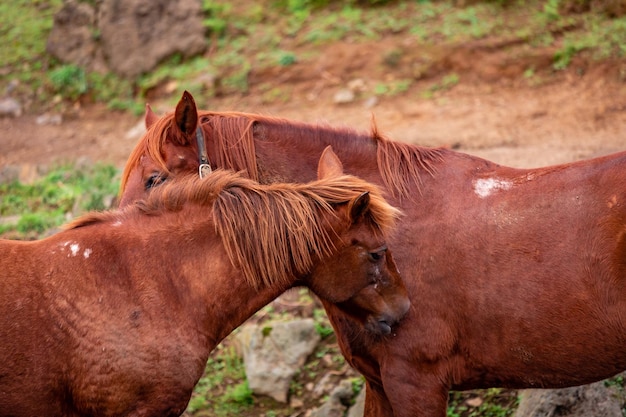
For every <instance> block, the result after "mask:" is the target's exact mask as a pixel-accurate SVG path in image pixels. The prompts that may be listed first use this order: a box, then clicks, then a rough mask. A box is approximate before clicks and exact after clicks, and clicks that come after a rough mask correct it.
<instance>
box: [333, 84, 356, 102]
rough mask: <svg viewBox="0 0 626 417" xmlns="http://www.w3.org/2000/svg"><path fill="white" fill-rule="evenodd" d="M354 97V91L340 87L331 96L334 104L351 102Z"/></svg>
mask: <svg viewBox="0 0 626 417" xmlns="http://www.w3.org/2000/svg"><path fill="white" fill-rule="evenodd" d="M354 99H355V94H354V91H352V90H350V89H349V88H342V89H340V90H339V91H337V92H336V93H335V95H334V97H333V102H334V103H335V104H347V103H352V102H353V101H354Z"/></svg>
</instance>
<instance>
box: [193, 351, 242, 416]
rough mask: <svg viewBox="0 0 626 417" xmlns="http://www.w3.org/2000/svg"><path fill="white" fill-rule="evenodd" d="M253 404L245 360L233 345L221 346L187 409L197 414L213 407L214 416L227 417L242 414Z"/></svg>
mask: <svg viewBox="0 0 626 417" xmlns="http://www.w3.org/2000/svg"><path fill="white" fill-rule="evenodd" d="M253 404H254V399H253V396H252V390H251V389H250V387H249V386H248V381H247V380H246V375H245V371H244V367H243V359H242V358H241V357H240V356H239V355H238V354H237V353H236V352H235V349H234V348H233V347H224V346H222V345H220V346H218V348H217V349H216V350H215V351H214V352H213V353H212V354H211V357H210V358H209V360H208V361H207V364H206V371H205V374H204V376H203V377H202V378H200V381H199V382H198V384H197V385H196V387H195V388H194V392H193V395H192V397H191V400H190V401H189V405H188V406H187V412H188V413H190V414H191V415H195V414H201V413H202V412H203V411H206V410H210V411H211V415H212V416H215V417H222V416H223V417H227V416H233V415H238V414H240V413H241V412H242V411H244V410H246V409H248V408H250V407H251V406H252V405H253Z"/></svg>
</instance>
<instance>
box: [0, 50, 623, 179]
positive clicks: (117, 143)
mask: <svg viewBox="0 0 626 417" xmlns="http://www.w3.org/2000/svg"><path fill="white" fill-rule="evenodd" d="M512 49H517V50H521V49H523V46H522V45H515V44H513V45H511V44H509V43H507V42H506V41H504V40H501V41H498V42H495V41H491V42H489V43H487V42H482V43H479V42H477V43H476V44H471V45H470V44H466V45H463V46H454V47H445V46H442V47H441V48H439V49H437V50H434V49H431V50H429V51H426V50H423V49H420V47H417V46H416V47H415V48H413V49H411V45H406V44H405V43H403V40H402V39H384V40H382V41H377V42H371V43H367V44H364V43H362V44H349V43H337V44H334V45H333V46H331V47H329V48H328V50H327V51H326V52H325V53H324V54H322V55H321V56H320V58H319V59H318V60H317V61H316V63H315V64H314V65H311V64H310V63H306V64H305V63H298V64H296V65H293V66H291V67H286V68H281V69H279V70H278V69H277V70H268V71H260V72H255V71H252V73H251V74H250V90H249V93H248V94H246V95H237V96H233V95H230V96H225V97H218V98H214V99H212V100H211V102H209V103H202V102H200V103H198V105H199V106H200V107H201V108H203V109H212V110H238V111H247V112H257V113H263V114H270V115H274V116H279V117H286V118H291V119H296V120H301V121H305V122H310V123H324V124H329V125H331V126H346V125H347V126H351V127H353V128H356V129H358V130H367V129H369V128H370V125H371V123H372V120H373V119H375V122H376V124H377V125H378V128H379V130H380V131H382V132H383V133H384V134H386V135H387V136H388V137H390V138H392V139H394V140H398V141H403V142H409V143H414V144H417V145H422V146H441V145H443V146H451V147H454V148H455V149H458V150H460V151H464V152H468V153H473V154H477V155H480V156H483V157H486V158H488V159H492V160H494V161H496V162H499V163H501V164H508V165H514V166H519V167H533V166H541V165H547V164H554V163H560V162H567V161H572V160H576V159H580V158H588V157H592V156H594V155H599V154H602V153H607V152H612V151H617V150H620V149H625V148H626V138H625V137H624V130H625V129H626V123H625V122H626V60H621V61H610V62H606V61H605V62H594V61H590V60H587V59H585V58H584V56H583V57H578V58H577V59H576V60H574V62H572V64H571V65H570V66H569V67H568V68H567V69H566V70H562V71H555V70H553V69H552V68H551V66H550V62H551V61H550V60H551V58H550V57H551V56H552V52H553V51H551V50H544V51H542V52H537V51H534V52H533V53H532V55H530V54H528V53H526V54H522V53H521V52H520V51H518V52H516V53H514V52H512ZM385 50H387V51H389V50H399V51H403V52H402V53H400V54H399V55H398V57H399V58H398V59H399V61H398V62H394V64H393V68H390V67H389V65H385V63H384V62H382V60H383V59H382V58H381V59H379V60H374V59H369V60H368V57H380V56H383V55H384V54H382V51H385ZM516 55H518V56H519V58H518V59H514V58H512V57H514V56H516ZM385 56H388V55H385ZM530 67H532V68H534V70H533V73H532V74H530V75H529V74H528V73H527V72H526V73H525V71H527V70H524V69H525V68H526V69H527V68H530ZM415 71H423V72H424V73H423V74H421V75H419V76H417V75H415V74H413V75H411V77H413V78H414V79H415V78H417V79H418V81H416V82H413V84H412V85H411V87H410V88H409V89H408V90H407V91H403V92H400V93H397V94H393V93H387V94H378V95H375V92H374V91H375V87H376V84H377V83H378V82H380V81H381V80H383V81H386V82H387V83H388V84H389V83H393V81H394V80H401V79H406V78H405V76H409V73H410V72H415ZM405 73H406V74H405ZM450 74H453V75H454V77H455V78H453V80H454V81H453V82H449V83H448V84H446V81H445V80H446V76H448V77H449V75H450ZM448 80H450V78H448ZM267 85H272V86H275V88H276V89H280V94H281V96H280V98H279V99H277V100H275V101H273V102H268V100H267V94H264V92H266V91H267ZM175 87H176V86H168V87H164V88H163V89H161V90H155V91H153V92H151V94H150V97H149V98H148V100H147V101H149V102H150V104H151V105H152V106H153V108H155V109H156V111H157V112H158V113H164V112H166V111H171V110H172V109H173V106H174V104H175V102H176V101H177V99H178V94H171V93H168V91H170V90H171V89H173V88H175ZM348 89H350V90H351V91H352V93H353V97H354V98H353V99H352V100H351V101H349V102H348V103H342V104H338V103H337V102H336V100H335V99H334V97H335V95H336V94H337V93H338V92H340V91H342V90H348ZM191 93H192V94H193V93H194V92H193V91H192V92H191ZM41 116H42V115H41V114H26V115H23V116H21V117H17V118H3V119H0V131H1V132H2V135H0V150H1V151H0V166H5V165H16V164H38V165H39V164H54V163H58V162H71V161H75V160H77V159H78V158H85V157H86V158H89V159H90V160H91V161H99V162H106V163H112V164H114V165H116V166H118V167H120V168H121V167H122V166H123V165H124V161H125V159H126V157H127V156H128V154H129V152H130V150H131V149H132V147H133V145H134V143H135V142H136V140H137V134H133V132H131V130H132V129H133V128H134V127H136V126H137V125H138V124H140V123H141V117H134V116H132V115H130V114H128V113H122V112H116V111H112V110H108V109H106V108H105V107H104V106H102V105H94V104H84V103H83V104H81V103H80V102H77V103H74V105H73V106H69V107H68V110H67V111H65V112H64V114H62V115H61V116H62V121H61V122H60V123H58V124H54V123H46V122H45V117H43V118H42V117H41ZM42 120H44V121H43V124H41V123H42ZM52 120H54V119H52Z"/></svg>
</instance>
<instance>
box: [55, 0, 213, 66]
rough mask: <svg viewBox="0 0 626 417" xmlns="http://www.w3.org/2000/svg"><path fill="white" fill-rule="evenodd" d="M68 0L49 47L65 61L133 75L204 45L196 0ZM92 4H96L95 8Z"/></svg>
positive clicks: (60, 14)
mask: <svg viewBox="0 0 626 417" xmlns="http://www.w3.org/2000/svg"><path fill="white" fill-rule="evenodd" d="M93 4H94V5H95V6H92V5H91V2H79V1H77V0H66V1H65V3H64V5H63V7H62V8H61V10H60V11H59V12H58V13H57V14H56V15H55V16H54V24H53V27H52V30H51V32H50V35H49V37H48V41H47V45H46V49H47V51H48V52H49V53H50V54H52V55H53V56H55V57H56V58H58V59H59V60H61V61H62V62H64V63H70V64H74V65H77V66H80V67H83V68H86V69H88V70H90V71H99V72H106V71H113V72H115V73H117V74H118V75H121V76H124V77H128V78H133V77H136V76H137V75H140V74H142V73H145V72H148V71H150V70H152V69H154V68H155V67H156V65H157V64H158V63H159V62H161V61H163V60H164V59H166V58H168V57H170V56H172V55H174V54H180V55H182V56H183V57H190V56H193V55H196V54H198V53H201V52H202V51H204V49H205V48H206V42H205V38H204V33H205V28H204V26H203V24H202V7H201V1H200V0H171V1H170V0H101V1H97V2H93ZM94 7H95V8H94Z"/></svg>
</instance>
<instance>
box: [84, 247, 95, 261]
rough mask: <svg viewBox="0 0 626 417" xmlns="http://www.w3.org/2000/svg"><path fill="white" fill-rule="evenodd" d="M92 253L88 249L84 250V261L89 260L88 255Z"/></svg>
mask: <svg viewBox="0 0 626 417" xmlns="http://www.w3.org/2000/svg"><path fill="white" fill-rule="evenodd" d="M92 252H93V251H92V250H91V249H90V248H87V249H85V251H84V252H83V256H84V257H85V259H87V258H89V255H91V253H92Z"/></svg>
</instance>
